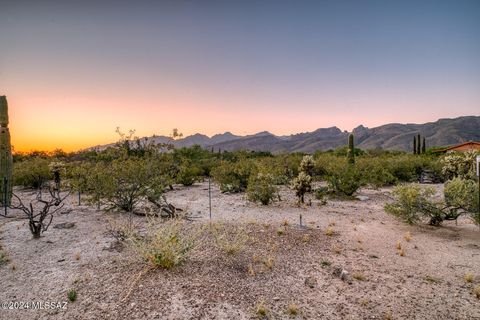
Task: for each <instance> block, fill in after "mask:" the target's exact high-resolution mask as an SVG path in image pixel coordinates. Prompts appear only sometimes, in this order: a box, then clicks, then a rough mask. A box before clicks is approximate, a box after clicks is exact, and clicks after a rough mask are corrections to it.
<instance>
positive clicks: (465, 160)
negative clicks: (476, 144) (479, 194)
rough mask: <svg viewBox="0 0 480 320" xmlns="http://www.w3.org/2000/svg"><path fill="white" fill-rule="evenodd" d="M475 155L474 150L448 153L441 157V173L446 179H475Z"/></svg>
mask: <svg viewBox="0 0 480 320" xmlns="http://www.w3.org/2000/svg"><path fill="white" fill-rule="evenodd" d="M475 157H476V152H475V151H469V152H452V153H449V154H447V155H446V156H445V157H444V158H443V159H442V165H443V167H442V173H443V174H444V176H445V178H446V179H447V180H449V179H453V178H456V177H460V178H463V179H475V169H476V168H475V166H476V165H475Z"/></svg>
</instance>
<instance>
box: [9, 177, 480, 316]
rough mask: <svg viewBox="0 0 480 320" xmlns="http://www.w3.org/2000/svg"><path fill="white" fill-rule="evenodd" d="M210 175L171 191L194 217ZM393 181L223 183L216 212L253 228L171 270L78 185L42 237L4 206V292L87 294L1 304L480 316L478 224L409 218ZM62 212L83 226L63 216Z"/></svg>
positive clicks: (174, 312) (199, 312) (207, 246)
mask: <svg viewBox="0 0 480 320" xmlns="http://www.w3.org/2000/svg"><path fill="white" fill-rule="evenodd" d="M207 187H208V185H207V184H206V183H199V184H197V185H194V186H192V187H187V188H185V187H179V186H178V187H176V188H175V190H174V191H171V192H169V193H168V194H167V197H168V199H169V201H170V202H172V203H173V204H174V205H175V206H177V207H181V208H184V209H185V210H186V211H187V212H189V213H191V214H192V215H193V216H195V217H196V219H195V221H194V222H192V225H195V226H201V225H207V226H208V225H209V212H208V188H207ZM436 188H437V189H438V190H439V193H440V191H441V186H440V185H438V186H436ZM389 192H390V189H389V188H385V189H380V190H371V189H363V190H361V191H360V193H359V194H360V195H363V196H366V197H368V199H367V200H364V201H359V200H329V201H328V203H327V204H326V205H321V204H320V203H319V202H318V201H317V200H314V199H311V205H308V206H302V207H299V206H297V205H296V204H295V198H294V194H293V192H292V191H290V190H288V189H286V188H282V189H281V198H282V201H281V202H276V203H274V204H272V205H270V206H268V207H265V206H261V205H257V204H252V203H249V202H247V201H246V199H245V195H244V194H221V193H220V192H219V190H218V188H217V187H216V186H213V189H212V207H213V210H212V219H213V220H214V221H222V222H225V223H226V224H227V226H229V227H232V226H239V227H242V228H245V230H246V231H245V232H246V233H247V234H248V235H249V243H248V245H247V246H246V248H245V249H244V250H243V251H241V252H240V253H238V254H236V255H232V256H229V255H226V254H225V253H224V252H222V251H221V250H219V249H218V248H217V247H216V246H215V245H214V244H213V243H212V241H211V239H210V240H209V238H205V239H204V241H203V242H202V243H201V244H200V245H199V247H197V248H196V249H195V250H194V251H193V252H192V255H191V257H190V259H189V260H188V261H187V262H186V263H185V264H183V265H182V266H180V267H178V268H175V269H173V270H168V271H167V270H149V271H146V269H145V265H144V264H143V263H142V262H141V260H140V259H139V258H138V257H137V256H136V255H135V253H134V252H133V251H132V250H131V249H130V248H129V247H128V246H126V247H124V246H119V245H118V244H117V242H116V240H115V239H113V238H112V237H111V236H110V235H109V234H108V233H107V232H106V230H107V226H108V225H109V221H111V220H113V221H117V222H118V221H123V220H125V219H126V218H125V217H126V216H128V215H126V214H116V213H108V214H107V213H104V212H101V211H98V210H96V209H95V208H93V207H89V206H77V205H76V200H75V198H74V197H72V198H71V199H69V201H70V202H69V203H67V207H70V208H71V209H72V211H71V212H70V213H69V214H58V215H57V216H55V218H54V221H53V224H52V226H51V227H50V229H49V230H48V231H47V232H45V233H44V235H43V236H42V237H41V238H40V239H32V238H31V235H30V232H29V230H28V226H27V224H26V221H25V220H20V219H17V218H1V219H0V250H3V251H4V252H5V253H6V254H7V256H8V258H9V261H8V262H6V263H4V264H2V265H0V287H1V288H2V289H1V290H0V301H1V302H8V301H19V302H20V301H53V302H66V301H68V299H67V292H68V291H69V290H71V289H75V290H76V291H77V293H78V298H77V300H76V301H75V302H69V303H68V304H67V305H66V307H65V308H64V309H52V310H31V309H30V310H0V319H27V318H28V319H254V318H258V315H257V313H256V307H257V306H258V305H259V304H262V305H264V306H265V308H266V310H267V317H269V318H271V319H291V318H297V319H480V299H477V298H476V297H475V296H474V295H473V293H472V291H473V288H474V287H476V286H480V230H479V228H478V227H475V226H474V225H473V224H472V223H471V222H470V221H469V220H468V219H462V220H459V221H458V224H455V222H448V223H445V224H444V225H443V226H442V227H429V226H425V225H422V226H409V225H406V224H404V223H402V222H399V221H397V220H395V219H394V218H393V217H391V216H389V215H387V214H386V213H385V212H384V210H383V206H384V204H385V203H386V202H387V201H388V200H389ZM21 196H22V198H24V199H27V198H32V197H33V196H34V194H33V193H31V192H22V193H21ZM300 215H301V216H302V222H303V225H306V226H307V227H306V228H301V227H299V226H298V224H299V217H300ZM12 216H14V217H15V216H17V213H12ZM130 216H131V219H133V221H134V222H136V223H139V224H143V223H144V221H145V218H143V217H139V216H136V215H130ZM285 221H288V225H287V226H286V227H285V226H282V224H285ZM63 222H74V223H75V226H74V227H73V228H71V229H57V228H53V225H55V224H58V223H63ZM158 223H162V222H161V219H160V218H158ZM279 228H281V229H282V230H283V232H281V234H280V233H279V232H278V229H279ZM327 231H329V232H327ZM330 232H332V234H331V235H327V233H330ZM406 234H409V235H410V236H411V239H409V241H407V240H406V239H405V235H406ZM398 242H401V246H402V248H403V251H404V255H403V256H401V255H400V254H399V250H397V248H396V246H397V243H398ZM267 260H269V261H270V263H269V264H267V263H265V262H264V261H267ZM342 271H343V274H342ZM466 274H473V275H474V276H475V277H474V279H473V283H467V282H466V281H465V280H464V277H465V275H466ZM289 305H290V306H291V305H295V306H296V307H297V308H298V314H297V315H296V316H294V315H292V314H289V312H288V311H287V310H288V308H289ZM290 309H293V307H291V308H290Z"/></svg>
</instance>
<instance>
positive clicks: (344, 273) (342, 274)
mask: <svg viewBox="0 0 480 320" xmlns="http://www.w3.org/2000/svg"><path fill="white" fill-rule="evenodd" d="M340 279H341V280H342V281H347V280H348V271H346V270H342V272H340Z"/></svg>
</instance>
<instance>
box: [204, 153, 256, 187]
mask: <svg viewBox="0 0 480 320" xmlns="http://www.w3.org/2000/svg"><path fill="white" fill-rule="evenodd" d="M254 169H255V164H254V162H253V161H252V160H249V159H245V158H243V159H240V160H238V161H237V162H235V163H232V162H229V161H223V162H222V163H221V164H220V165H219V166H217V167H215V168H214V169H213V170H212V176H213V178H214V179H215V181H216V182H217V183H218V184H219V185H220V190H221V191H222V192H240V191H244V190H245V189H246V188H247V186H248V179H249V178H250V175H251V173H252V172H253V171H254Z"/></svg>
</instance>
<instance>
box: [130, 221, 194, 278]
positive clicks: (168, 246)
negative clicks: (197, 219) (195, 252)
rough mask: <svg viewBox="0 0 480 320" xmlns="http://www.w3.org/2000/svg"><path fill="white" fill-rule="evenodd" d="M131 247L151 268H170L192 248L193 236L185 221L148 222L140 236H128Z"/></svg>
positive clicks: (186, 255)
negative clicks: (144, 231) (160, 223)
mask: <svg viewBox="0 0 480 320" xmlns="http://www.w3.org/2000/svg"><path fill="white" fill-rule="evenodd" d="M129 243H130V245H131V246H132V248H133V249H134V250H135V251H136V252H137V253H138V254H139V255H140V257H141V258H142V259H143V260H144V261H145V262H147V264H148V265H149V266H150V267H152V268H162V269H171V268H173V267H175V266H178V265H180V264H181V263H183V262H184V261H185V260H186V259H187V258H188V255H189V253H190V251H191V250H192V249H193V246H194V243H195V236H194V232H192V230H189V229H188V228H186V227H185V222H182V221H179V220H170V221H168V222H165V223H163V224H162V225H160V226H156V225H155V224H154V223H152V222H151V223H150V224H149V226H148V228H147V234H146V235H145V237H142V238H130V239H129Z"/></svg>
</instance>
